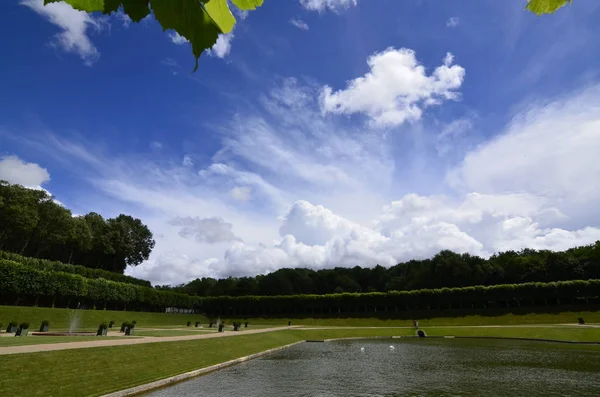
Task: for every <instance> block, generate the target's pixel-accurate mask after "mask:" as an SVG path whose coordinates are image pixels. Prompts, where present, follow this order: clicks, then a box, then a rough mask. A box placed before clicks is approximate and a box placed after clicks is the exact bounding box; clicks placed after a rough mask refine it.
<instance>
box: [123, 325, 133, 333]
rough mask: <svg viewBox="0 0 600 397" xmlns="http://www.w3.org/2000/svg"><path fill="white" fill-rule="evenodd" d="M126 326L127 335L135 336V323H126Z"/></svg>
mask: <svg viewBox="0 0 600 397" xmlns="http://www.w3.org/2000/svg"><path fill="white" fill-rule="evenodd" d="M124 324H125V335H133V328H134V327H135V324H133V323H124Z"/></svg>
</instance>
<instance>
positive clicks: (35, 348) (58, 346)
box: [0, 327, 295, 355]
mask: <svg viewBox="0 0 600 397" xmlns="http://www.w3.org/2000/svg"><path fill="white" fill-rule="evenodd" d="M290 328H295V327H273V328H259V329H251V330H247V331H241V332H234V331H227V332H213V333H202V334H199V335H185V336H162V337H158V336H143V337H132V338H131V339H113V338H107V339H101V340H94V341H84V342H64V343H47V344H41V345H24V346H7V347H0V355H4V354H18V353H37V352H49V351H56V350H68V349H85V348H90V347H105V346H123V345H139V344H142V343H158V342H179V341H186V340H196V339H208V338H223V337H236V336H242V335H248V334H260V333H264V332H274V331H281V330H284V329H290ZM28 338H29V337H28ZM31 338H43V336H31Z"/></svg>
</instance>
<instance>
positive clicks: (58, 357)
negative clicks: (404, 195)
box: [0, 327, 600, 397]
mask: <svg viewBox="0 0 600 397" xmlns="http://www.w3.org/2000/svg"><path fill="white" fill-rule="evenodd" d="M425 330H426V332H427V333H428V334H429V335H455V336H459V335H464V336H469V335H471V336H481V335H485V336H510V337H538V338H560V339H565V340H582V341H583V340H598V339H600V336H599V331H598V330H597V329H590V328H578V327H558V328H552V327H514V328H466V327H463V328H426V329H425ZM414 332H415V330H414V329H408V328H396V329H394V328H380V329H369V328H358V329H318V330H317V329H316V330H294V329H290V330H284V331H278V332H270V333H265V334H253V335H243V334H241V335H239V334H238V335H239V336H236V337H232V338H212V339H201V340H194V341H185V342H169V343H149V344H143V345H130V346H114V347H99V348H90V349H76V350H63V351H54V352H41V353H31V354H16V355H8V356H1V355H0V367H1V368H2V376H1V377H0V390H2V391H3V394H5V395H17V394H18V395H28V396H49V395H60V396H65V397H69V396H96V395H101V394H105V393H109V392H114V391H117V390H121V389H125V388H128V387H132V386H136V385H140V384H144V383H148V382H152V381H155V380H158V379H162V378H166V377H169V376H173V375H176V374H180V373H184V372H188V371H191V370H194V369H198V368H202V367H206V366H209V365H213V364H217V363H220V362H223V361H227V360H231V359H234V358H238V357H242V356H246V355H248V354H252V353H257V352H260V351H264V350H267V349H270V348H273V347H277V346H282V345H285V344H288V343H292V342H296V341H299V340H304V339H314V340H321V339H332V338H342V337H368V336H402V335H414ZM15 339H16V338H15ZM398 343H401V342H400V341H398ZM540 346H541V345H540ZM552 347H557V348H569V349H580V350H587V351H593V352H598V353H600V346H584V345H558V344H552V343H548V344H545V345H544V348H552ZM124 358H126V360H125V362H124V361H123V359H124Z"/></svg>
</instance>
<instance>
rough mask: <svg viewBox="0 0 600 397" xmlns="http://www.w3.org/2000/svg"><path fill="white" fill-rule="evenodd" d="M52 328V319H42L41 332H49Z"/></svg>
mask: <svg viewBox="0 0 600 397" xmlns="http://www.w3.org/2000/svg"><path fill="white" fill-rule="evenodd" d="M49 329H50V321H48V320H42V324H41V325H40V332H48V330H49Z"/></svg>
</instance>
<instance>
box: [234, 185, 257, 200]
mask: <svg viewBox="0 0 600 397" xmlns="http://www.w3.org/2000/svg"><path fill="white" fill-rule="evenodd" d="M231 197H233V198H234V199H236V200H239V201H248V200H250V199H251V198H252V188H251V187H250V186H236V187H234V188H233V189H231Z"/></svg>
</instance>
